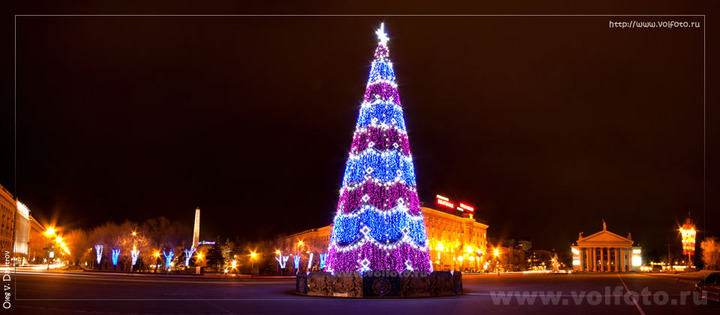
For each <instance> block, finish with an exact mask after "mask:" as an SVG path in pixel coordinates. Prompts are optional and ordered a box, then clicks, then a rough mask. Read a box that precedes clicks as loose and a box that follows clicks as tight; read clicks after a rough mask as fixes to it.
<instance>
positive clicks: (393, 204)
mask: <svg viewBox="0 0 720 315" xmlns="http://www.w3.org/2000/svg"><path fill="white" fill-rule="evenodd" d="M376 34H377V35H378V40H379V42H378V46H377V48H376V49H375V60H374V61H373V62H372V68H371V70H370V76H369V79H368V83H367V88H366V90H365V96H364V98H363V103H362V107H361V108H360V114H359V117H358V120H357V125H356V127H355V134H354V136H353V141H352V146H351V149H350V157H349V158H348V160H347V164H346V165H345V176H344V177H343V182H342V188H341V189H340V200H339V201H338V207H337V214H336V215H335V219H334V225H333V230H332V235H331V239H330V246H329V249H328V258H327V267H328V268H327V269H328V270H330V271H332V272H354V271H360V272H362V273H365V272H367V271H378V270H381V271H397V272H403V271H405V270H409V271H424V272H428V273H429V272H431V271H432V265H431V262H430V255H429V253H428V248H427V235H426V233H425V225H424V223H423V217H422V213H421V212H420V202H419V200H418V195H417V190H416V183H415V167H414V166H413V161H412V156H411V155H410V144H409V142H408V136H407V130H406V128H405V119H404V117H403V110H402V107H401V105H400V97H399V95H398V89H397V84H396V83H395V73H394V71H393V67H392V62H390V59H389V50H388V46H387V42H388V37H387V34H385V30H384V26H383V25H381V26H380V29H378V30H377V32H376Z"/></svg>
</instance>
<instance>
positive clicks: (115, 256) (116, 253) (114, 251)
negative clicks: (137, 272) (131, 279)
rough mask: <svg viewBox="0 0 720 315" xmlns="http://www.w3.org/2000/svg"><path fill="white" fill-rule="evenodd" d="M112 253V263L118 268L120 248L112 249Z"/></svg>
mask: <svg viewBox="0 0 720 315" xmlns="http://www.w3.org/2000/svg"><path fill="white" fill-rule="evenodd" d="M111 251H112V263H113V266H117V262H118V257H120V249H119V248H115V249H111Z"/></svg>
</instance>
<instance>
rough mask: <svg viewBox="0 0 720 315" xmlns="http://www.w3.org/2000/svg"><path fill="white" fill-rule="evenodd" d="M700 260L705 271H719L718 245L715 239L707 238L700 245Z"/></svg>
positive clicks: (719, 250) (719, 256)
mask: <svg viewBox="0 0 720 315" xmlns="http://www.w3.org/2000/svg"><path fill="white" fill-rule="evenodd" d="M700 248H702V260H703V263H705V269H707V270H720V243H718V240H717V238H714V237H708V238H706V239H705V240H704V241H702V243H700Z"/></svg>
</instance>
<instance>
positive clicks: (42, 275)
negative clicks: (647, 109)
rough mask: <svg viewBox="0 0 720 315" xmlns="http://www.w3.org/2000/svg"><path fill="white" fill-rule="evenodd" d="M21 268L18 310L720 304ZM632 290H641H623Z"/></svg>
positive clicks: (486, 279)
mask: <svg viewBox="0 0 720 315" xmlns="http://www.w3.org/2000/svg"><path fill="white" fill-rule="evenodd" d="M15 276H16V282H15V283H14V285H15V287H16V289H17V291H16V292H17V293H16V295H15V298H16V300H15V301H14V303H13V306H12V309H11V313H14V314H74V313H78V312H85V313H84V314H127V313H145V314H148V313H149V314H153V313H155V314H228V313H238V314H246V313H274V314H281V313H306V314H309V313H315V314H317V313H318V312H322V313H330V314H336V313H345V314H347V313H353V314H372V313H378V312H384V313H392V312H396V313H404V314H412V313H416V314H439V313H445V314H468V313H481V312H482V313H486V312H490V313H505V314H517V313H521V312H522V313H526V312H528V311H532V312H533V313H580V312H582V313H583V314H600V313H610V312H612V313H615V314H646V313H647V314H656V313H673V314H698V313H707V314H711V313H713V314H714V313H717V312H718V310H720V305H718V304H714V303H710V304H708V305H695V302H694V300H693V296H692V295H689V296H684V295H686V294H690V293H687V292H691V291H692V288H693V285H692V284H691V282H690V281H686V280H684V281H683V280H676V278H673V277H661V276H652V275H646V274H571V275H567V274H502V275H500V276H498V275H496V274H491V275H465V276H464V277H463V282H464V292H465V294H464V295H462V296H454V297H436V298H413V299H344V298H322V297H312V296H298V295H295V294H294V280H292V279H252V278H244V279H239V278H235V279H219V278H211V277H200V276H198V277H173V276H139V275H114V274H94V273H62V272H24V273H18V274H16V275H15ZM646 288H647V289H646ZM644 289H646V290H645V291H643V290H644ZM627 290H630V291H635V292H638V293H640V296H638V297H636V299H633V298H631V297H629V296H625V293H626V292H627ZM683 291H684V292H686V293H683ZM516 292H517V293H516ZM517 295H521V296H520V298H519V299H518V297H517ZM533 296H534V299H533ZM543 298H545V299H546V301H543V300H542V299H543ZM531 300H532V302H531ZM673 301H675V302H673ZM672 304H675V305H672Z"/></svg>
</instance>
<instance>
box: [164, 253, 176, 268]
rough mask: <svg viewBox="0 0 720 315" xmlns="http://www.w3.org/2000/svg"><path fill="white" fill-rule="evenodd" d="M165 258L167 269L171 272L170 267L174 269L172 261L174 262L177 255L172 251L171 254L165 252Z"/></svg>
mask: <svg viewBox="0 0 720 315" xmlns="http://www.w3.org/2000/svg"><path fill="white" fill-rule="evenodd" d="M163 256H165V267H166V268H167V269H168V270H169V269H170V267H172V261H173V257H174V256H175V253H174V252H173V251H170V252H165V251H163Z"/></svg>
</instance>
